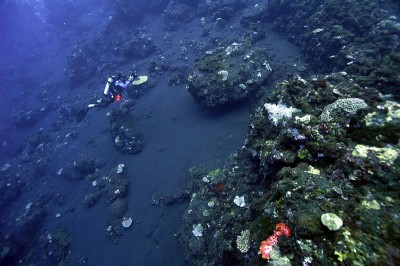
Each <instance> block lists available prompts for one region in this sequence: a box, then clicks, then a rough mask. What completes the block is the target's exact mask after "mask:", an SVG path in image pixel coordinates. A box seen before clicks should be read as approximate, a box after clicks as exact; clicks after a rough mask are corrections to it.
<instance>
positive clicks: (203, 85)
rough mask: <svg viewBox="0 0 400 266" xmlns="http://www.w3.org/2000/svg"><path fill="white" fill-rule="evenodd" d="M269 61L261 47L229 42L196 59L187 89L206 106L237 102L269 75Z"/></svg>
mask: <svg viewBox="0 0 400 266" xmlns="http://www.w3.org/2000/svg"><path fill="white" fill-rule="evenodd" d="M270 60H271V59H270V56H269V55H268V53H267V52H266V50H265V49H261V48H254V49H253V48H247V47H246V46H245V45H244V44H239V43H233V44H231V45H229V46H228V47H226V48H225V49H222V50H220V51H214V52H208V53H207V54H206V55H205V56H204V57H202V58H201V59H200V60H198V61H197V62H196V64H195V66H194V68H193V69H192V71H191V73H190V75H189V77H188V80H187V89H188V90H189V92H190V93H191V94H192V96H193V97H194V98H195V99H196V101H197V102H199V103H200V104H201V105H202V106H205V107H206V108H214V107H220V106H223V105H228V104H232V103H235V102H238V101H240V100H243V99H245V98H247V97H248V96H249V95H250V94H251V93H253V92H255V91H256V90H258V89H260V87H261V85H262V84H263V83H264V82H265V81H266V80H267V79H268V78H269V77H270V75H271V73H272V68H271V65H270Z"/></svg>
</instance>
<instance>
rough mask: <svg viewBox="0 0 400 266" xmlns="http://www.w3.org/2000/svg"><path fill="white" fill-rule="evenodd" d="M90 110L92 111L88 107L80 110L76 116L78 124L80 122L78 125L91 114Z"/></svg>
mask: <svg viewBox="0 0 400 266" xmlns="http://www.w3.org/2000/svg"><path fill="white" fill-rule="evenodd" d="M89 110H90V108H89V107H86V108H85V109H82V110H80V111H79V112H78V113H77V114H76V116H75V119H76V122H78V123H79V122H81V121H82V120H83V119H84V118H85V116H86V114H87V113H88V112H89Z"/></svg>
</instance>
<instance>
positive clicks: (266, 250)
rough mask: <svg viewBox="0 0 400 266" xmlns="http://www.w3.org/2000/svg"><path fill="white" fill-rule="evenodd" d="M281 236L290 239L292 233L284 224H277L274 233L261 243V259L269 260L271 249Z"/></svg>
mask: <svg viewBox="0 0 400 266" xmlns="http://www.w3.org/2000/svg"><path fill="white" fill-rule="evenodd" d="M281 235H285V236H286V237H290V236H291V235H292V231H291V230H290V228H289V227H288V226H287V225H285V224H284V223H278V224H277V225H276V227H275V231H274V233H273V234H272V235H270V236H269V237H268V238H267V240H265V241H262V242H261V246H260V253H261V256H262V258H263V259H267V260H269V259H270V257H269V256H270V254H271V252H272V249H273V247H274V246H275V245H276V244H277V243H278V237H279V236H281Z"/></svg>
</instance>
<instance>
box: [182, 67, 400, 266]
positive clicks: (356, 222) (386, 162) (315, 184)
mask: <svg viewBox="0 0 400 266" xmlns="http://www.w3.org/2000/svg"><path fill="white" fill-rule="evenodd" d="M354 80H355V79H354V78H352V77H349V76H348V75H347V74H345V73H332V74H330V75H326V76H325V77H323V78H321V77H318V76H316V77H312V78H310V79H308V80H305V79H302V78H300V77H298V76H295V77H292V78H291V79H289V80H286V81H283V82H282V83H280V84H278V85H277V86H276V88H275V90H274V91H273V92H272V94H271V95H270V96H268V97H267V98H266V99H263V101H262V102H261V103H260V106H259V107H258V108H257V109H256V110H255V113H254V115H253V116H252V121H251V123H250V128H249V133H248V136H247V139H246V141H245V144H244V146H243V147H242V149H241V150H240V151H239V152H238V153H237V154H235V155H234V157H233V160H232V164H231V165H229V166H228V167H227V169H225V170H224V171H216V172H217V173H213V172H210V173H209V174H204V173H198V175H200V177H197V178H196V180H197V181H196V183H195V185H191V186H190V189H191V193H192V196H191V202H190V204H189V208H188V211H187V213H186V214H185V217H184V225H185V226H186V227H187V228H188V229H183V230H182V236H181V241H182V242H183V243H184V245H185V246H186V247H187V250H186V254H187V256H188V257H189V258H190V259H191V260H192V261H194V262H195V263H196V264H202V263H207V262H209V261H219V262H221V263H222V262H223V261H224V259H227V260H228V259H229V260H232V259H234V260H237V261H240V262H241V264H243V265H262V264H261V263H260V261H259V259H257V257H259V255H258V254H257V248H258V247H259V244H260V243H262V242H261V241H263V240H264V238H265V236H266V235H268V233H267V232H268V231H271V230H273V227H274V225H275V224H277V223H280V222H282V221H285V223H287V224H288V226H289V227H290V228H291V229H292V234H293V235H295V236H296V241H294V239H292V238H288V239H286V238H285V239H282V242H280V241H279V244H278V245H277V246H276V247H273V249H274V250H272V251H271V253H268V254H271V256H270V259H271V261H272V263H278V260H279V261H281V260H282V261H285V262H288V261H295V262H299V263H303V262H304V263H305V262H307V263H311V262H312V263H316V264H321V265H328V264H329V265H330V264H334V263H336V262H337V261H339V262H349V263H358V264H368V263H371V262H373V263H379V262H381V261H386V260H387V259H388V257H387V256H388V255H387V253H386V252H385V251H384V250H388V249H391V248H393V245H398V241H397V240H396V239H398V238H397V235H399V233H400V232H399V230H398V229H397V228H399V226H400V220H399V219H398V217H397V216H396V215H392V214H394V213H398V212H399V207H398V206H399V205H397V203H398V202H399V201H400V198H399V196H398V193H396V191H397V190H398V189H399V185H398V180H399V176H400V175H399V168H398V167H397V166H398V165H399V160H400V156H399V155H400V147H399V142H398V139H399V133H398V127H399V121H400V120H399V117H400V116H399V110H400V109H399V105H398V103H395V102H393V100H392V99H390V100H389V99H388V97H389V98H390V96H385V97H383V96H379V92H378V91H377V90H376V89H374V88H362V87H360V86H358V84H357V83H356V82H355V81H354ZM349 99H350V100H349ZM265 103H268V105H267V106H265ZM333 103H336V104H333ZM352 104H355V105H354V106H353V105H352ZM279 106H280V107H279ZM289 109H290V110H297V111H296V112H292V111H290V112H286V111H287V110H289ZM336 109H338V110H336ZM324 113H329V119H323V118H324V115H322V116H321V114H324ZM283 114H285V115H283ZM274 118H276V119H274ZM278 118H279V119H278ZM366 132H368V134H366ZM396 132H397V133H396ZM271 178H272V179H273V180H271ZM214 180H218V182H223V183H224V188H223V191H224V194H218V193H215V192H214V193H215V194H214V193H213V192H212V191H213V190H212V188H213V185H212V184H214V182H216V181H214ZM239 184H240V185H239ZM250 184H251V185H250ZM268 184H271V187H269V188H268V190H267V191H266V190H265V186H268ZM251 193H252V194H251ZM263 193H265V194H263ZM250 194H251V197H250V196H249V195H250ZM235 195H245V197H246V206H245V207H244V208H240V207H238V206H235V205H233V206H232V203H231V201H233V200H234V197H235ZM246 195H247V196H246ZM247 199H249V202H248V201H247ZM210 202H211V203H210ZM210 206H213V207H212V208H211V207H210ZM226 208H229V209H226ZM215 209H217V210H218V215H215V214H214V210H215ZM242 209H246V210H248V211H247V212H241V210H242ZM221 213H222V215H221ZM333 214H334V215H333ZM193 224H202V225H203V224H207V225H209V226H208V227H207V228H206V230H204V232H203V234H202V236H198V237H195V236H193V234H192V233H191V232H190V231H189V229H190V228H191V227H190V226H189V225H193ZM227 224H229V225H230V226H226V225H227ZM223 225H225V226H223ZM229 228H234V229H229ZM237 229H241V230H246V229H248V230H250V232H251V233H250V238H251V239H252V241H253V242H250V243H254V242H256V243H258V247H257V246H256V245H255V244H250V248H249V251H248V252H247V253H246V256H243V255H242V254H241V252H240V253H239V252H233V251H232V244H233V243H234V239H235V238H237V235H239V234H240V231H239V232H237ZM393 235H396V237H393ZM210 236H214V239H215V238H217V240H218V242H219V243H221V244H220V245H219V246H218V248H215V247H214V248H213V247H211V246H206V245H204V244H203V243H204V242H209V241H211V239H209V237H210ZM236 241H237V240H236ZM240 241H241V240H240ZM392 243H396V244H392ZM200 253H202V256H200ZM203 253H204V254H206V256H203ZM220 253H223V254H226V257H225V258H224V259H223V260H222V261H221V259H219V258H218V255H217V254H220ZM273 254H275V255H273ZM276 254H279V256H278V257H276V256H277V255H276ZM393 259H394V260H398V259H399V257H398V256H396V255H393ZM239 264H240V263H239Z"/></svg>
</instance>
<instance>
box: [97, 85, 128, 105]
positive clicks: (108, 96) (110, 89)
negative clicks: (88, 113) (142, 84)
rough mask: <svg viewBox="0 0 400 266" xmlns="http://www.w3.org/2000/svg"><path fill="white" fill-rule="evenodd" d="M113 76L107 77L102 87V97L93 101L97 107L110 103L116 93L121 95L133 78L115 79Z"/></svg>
mask: <svg viewBox="0 0 400 266" xmlns="http://www.w3.org/2000/svg"><path fill="white" fill-rule="evenodd" d="M114 80H115V78H109V79H108V80H107V84H106V87H105V88H104V93H103V94H104V98H103V99H100V100H98V101H97V103H95V106H96V107H98V108H107V107H108V106H109V105H110V103H112V102H114V101H115V98H116V96H117V95H121V94H122V92H123V91H124V90H125V89H126V88H128V86H129V85H130V84H131V82H132V80H133V79H131V78H130V79H128V80H124V81H123V80H120V79H118V80H115V81H114Z"/></svg>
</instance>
